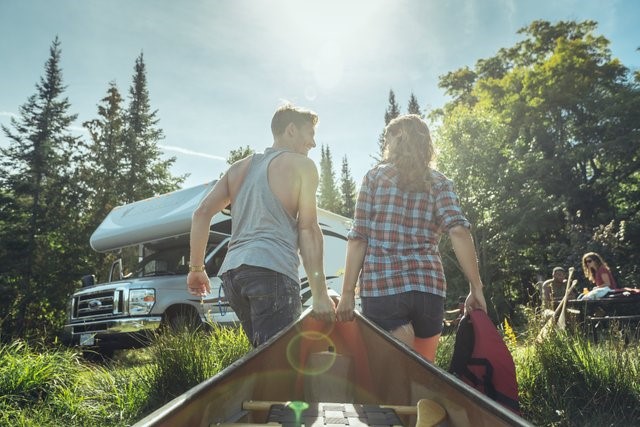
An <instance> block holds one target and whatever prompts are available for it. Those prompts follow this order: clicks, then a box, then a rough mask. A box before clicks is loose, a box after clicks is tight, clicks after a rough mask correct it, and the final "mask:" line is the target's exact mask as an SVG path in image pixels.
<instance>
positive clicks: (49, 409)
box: [0, 317, 640, 427]
mask: <svg viewBox="0 0 640 427" xmlns="http://www.w3.org/2000/svg"><path fill="white" fill-rule="evenodd" d="M540 325H541V321H540V320H539V319H536V318H535V317H531V319H530V321H529V325H528V327H527V328H526V329H523V330H522V331H520V332H518V331H513V330H512V329H511V327H510V326H509V325H508V324H507V323H505V324H504V325H502V326H501V328H502V329H503V331H504V336H505V341H506V342H507V345H508V346H509V347H510V349H511V351H512V354H513V356H514V361H515V363H516V370H517V375H518V383H519V390H520V403H521V406H522V411H523V415H524V417H525V418H526V419H528V420H530V421H531V422H532V423H533V424H535V425H541V426H618V425H619V426H640V360H639V359H638V345H637V341H633V342H632V343H631V344H625V342H624V340H623V339H622V338H621V337H620V336H619V335H618V334H616V333H615V330H614V333H612V334H610V336H609V337H608V338H607V339H605V340H601V342H599V344H598V345H595V344H594V343H593V342H591V341H589V340H586V339H585V338H584V337H581V336H579V335H572V334H568V335H567V334H563V333H559V334H556V333H552V334H550V335H549V336H548V337H547V338H546V339H545V340H543V341H541V342H539V341H536V336H537V334H538V332H539V330H540ZM453 342H454V336H453V335H449V336H445V337H443V339H442V341H441V345H440V347H439V349H438V357H437V363H438V365H439V366H440V367H442V368H443V369H448V365H449V361H450V358H451V353H452V351H453ZM249 349H250V346H249V343H248V341H247V339H246V337H245V336H244V334H242V333H239V332H238V331H236V330H233V329H227V328H214V329H213V331H212V332H211V333H208V334H205V333H202V332H195V333H188V332H185V333H180V334H174V335H164V336H162V337H159V338H158V340H157V341H156V343H155V344H154V345H152V346H151V347H149V348H146V349H139V350H131V351H126V352H119V353H117V355H116V357H115V358H114V360H112V361H111V362H109V363H107V364H101V365H98V364H92V363H87V362H85V361H84V360H83V359H82V357H81V355H80V354H79V353H77V352H74V351H72V350H69V349H66V348H58V349H51V348H47V349H43V348H38V347H37V346H36V347H34V346H29V345H27V344H25V343H23V342H14V343H12V344H10V345H4V346H0V425H3V426H4V425H6V426H60V425H66V426H69V427H73V426H89V427H91V426H126V425H131V424H133V423H134V422H135V421H136V420H138V419H140V418H142V417H143V416H144V415H146V414H148V413H150V412H151V411H153V410H154V409H156V408H158V407H159V406H161V405H162V404H164V403H165V402H168V401H169V400H171V399H172V398H174V397H175V396H177V395H179V394H181V393H182V392H184V391H185V390H187V389H189V388H191V387H193V386H194V385H196V384H198V383H200V382H201V381H203V380H204V379H206V378H208V377H210V376H211V375H213V374H215V373H216V372H218V371H219V370H221V369H223V368H224V367H226V366H227V365H229V364H230V363H232V362H233V361H235V360H236V359H237V358H239V357H240V356H242V355H243V354H245V353H246V352H247V351H248V350H249Z"/></svg>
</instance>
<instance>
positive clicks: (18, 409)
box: [0, 327, 251, 427]
mask: <svg viewBox="0 0 640 427" xmlns="http://www.w3.org/2000/svg"><path fill="white" fill-rule="evenodd" d="M250 348H251V346H250V345H249V342H248V340H247V339H246V337H245V335H244V333H242V331H241V330H239V329H237V330H236V329H231V328H226V329H223V328H218V327H213V331H212V333H211V334H206V333H203V332H197V333H181V334H175V335H164V336H161V337H159V338H158V340H157V342H156V343H155V344H154V345H152V346H151V347H150V348H148V349H145V350H131V351H130V352H128V353H127V354H126V355H125V357H121V358H120V359H119V360H114V361H113V362H111V363H110V364H108V365H104V366H99V365H93V364H90V363H87V362H84V361H82V360H81V359H80V356H79V354H78V353H75V352H73V351H70V350H68V349H64V350H60V349H56V348H49V349H46V348H44V347H43V348H37V349H36V348H34V347H30V346H29V345H28V344H26V343H25V342H23V341H16V342H14V343H12V344H9V345H1V344H0V425H3V426H5V425H6V426H27V425H29V426H30V425H34V426H35V425H37V426H60V425H68V426H72V427H75V426H78V427H85V426H96V427H98V426H107V427H108V426H122V425H130V424H132V423H134V422H135V421H136V420H138V419H140V418H142V417H143V416H144V415H145V414H146V413H148V412H151V411H153V410H155V409H156V408H157V407H159V406H160V405H162V404H164V403H165V402H168V401H169V400H171V399H172V398H173V397H174V396H176V395H178V394H182V393H183V392H185V391H186V390H188V389H189V388H191V387H193V386H194V385H196V384H198V383H200V382H202V381H204V380H205V379H206V378H208V377H210V376H212V375H214V374H216V373H217V372H218V371H219V370H221V369H223V368H225V367H227V366H228V365H229V364H231V363H232V362H234V361H235V360H236V359H238V358H239V357H241V356H243V355H244V354H245V353H246V352H247V351H248V350H249V349H250Z"/></svg>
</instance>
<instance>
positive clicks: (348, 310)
mask: <svg viewBox="0 0 640 427" xmlns="http://www.w3.org/2000/svg"><path fill="white" fill-rule="evenodd" d="M355 308H356V301H355V297H354V295H353V294H351V295H349V294H348V293H347V294H343V295H341V296H340V301H339V302H338V307H337V308H336V319H337V320H338V322H350V321H352V320H353V317H354V316H353V311H354V310H355Z"/></svg>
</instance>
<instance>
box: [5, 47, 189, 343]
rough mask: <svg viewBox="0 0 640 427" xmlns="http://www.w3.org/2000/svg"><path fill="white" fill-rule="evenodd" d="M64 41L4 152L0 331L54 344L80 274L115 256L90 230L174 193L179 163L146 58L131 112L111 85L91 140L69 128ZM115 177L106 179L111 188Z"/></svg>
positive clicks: (90, 125)
mask: <svg viewBox="0 0 640 427" xmlns="http://www.w3.org/2000/svg"><path fill="white" fill-rule="evenodd" d="M60 60H61V49H60V42H59V40H58V38H57V37H56V39H55V40H54V41H53V43H52V45H51V48H50V57H49V59H48V60H47V62H46V64H45V70H44V77H42V78H41V80H40V83H39V84H37V85H36V93H35V94H34V95H32V96H30V97H29V98H28V100H27V102H26V103H25V104H24V105H23V106H21V107H20V115H19V117H18V118H12V119H11V122H10V123H11V128H9V127H6V126H4V125H3V126H2V130H3V132H4V133H5V135H6V136H7V138H8V139H9V141H10V145H9V146H8V147H3V148H0V202H1V203H0V265H2V267H3V268H2V272H1V273H0V291H2V293H3V296H4V297H3V299H2V301H0V313H3V315H2V316H3V317H2V318H0V328H1V330H2V334H1V335H0V336H1V338H2V339H3V340H4V341H9V340H10V339H11V338H12V337H22V338H27V339H40V338H44V339H46V340H51V341H53V340H55V338H56V336H57V334H58V333H59V331H60V328H61V326H62V325H63V323H64V319H65V317H64V312H65V309H66V305H67V301H68V299H69V296H70V295H71V294H72V293H73V291H74V290H75V289H76V287H77V282H78V280H79V279H80V277H81V276H83V275H84V274H87V273H88V272H90V271H96V270H100V269H103V268H104V266H105V264H108V262H109V261H110V259H109V258H108V256H105V255H102V254H96V253H94V252H93V251H92V250H91V248H90V247H89V245H88V243H89V236H90V235H91V233H92V231H93V230H94V229H95V227H96V226H97V225H98V224H99V223H100V221H102V219H103V218H104V216H105V215H106V214H107V213H108V212H109V211H110V210H111V209H113V208H114V207H116V206H118V205H120V204H123V203H125V202H127V201H133V200H138V199H140V198H146V197H150V196H153V195H156V194H159V193H165V192H167V191H170V190H175V189H177V187H178V184H180V183H181V182H182V181H183V180H184V178H183V177H179V178H174V177H172V176H171V175H170V173H169V167H170V166H171V164H172V163H173V161H174V160H175V159H173V158H171V159H168V160H165V161H161V160H160V154H161V153H160V151H159V148H158V146H157V142H158V141H159V140H160V139H161V138H162V131H161V130H160V129H158V128H157V127H156V125H157V122H158V120H157V118H156V112H155V111H151V109H150V106H149V94H148V90H147V83H146V70H145V66H144V61H143V57H142V55H140V56H139V57H138V58H137V59H136V64H135V75H134V79H133V84H132V86H131V90H130V95H131V99H130V103H129V107H128V108H127V110H126V111H123V110H122V108H121V104H122V98H121V96H120V94H119V92H118V89H117V87H116V86H115V84H114V83H111V84H110V85H109V89H108V92H107V96H106V97H105V98H103V100H102V104H100V105H99V106H98V116H99V117H98V118H96V119H94V120H90V121H87V122H85V123H84V126H85V127H86V128H87V129H88V130H89V134H90V139H91V140H90V142H88V143H86V142H85V141H82V140H81V139H80V137H77V136H73V135H71V134H70V126H71V124H72V123H73V121H74V120H75V119H76V115H74V114H69V112H68V111H69V109H70V108H71V104H70V102H69V100H68V99H67V98H65V97H64V91H65V86H64V85H63V81H62V70H61V67H60ZM105 183H108V184H109V185H105Z"/></svg>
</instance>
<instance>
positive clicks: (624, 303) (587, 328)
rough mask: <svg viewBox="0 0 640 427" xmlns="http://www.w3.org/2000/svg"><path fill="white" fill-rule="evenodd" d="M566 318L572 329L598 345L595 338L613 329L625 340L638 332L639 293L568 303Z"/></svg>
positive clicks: (617, 292) (630, 291) (624, 290)
mask: <svg viewBox="0 0 640 427" xmlns="http://www.w3.org/2000/svg"><path fill="white" fill-rule="evenodd" d="M567 318H568V320H569V323H570V324H572V325H573V326H574V329H575V330H577V331H581V332H583V333H585V334H587V335H588V336H589V337H591V338H593V339H594V341H596V342H597V341H598V335H599V334H600V333H602V332H605V331H608V330H610V328H611V327H612V326H614V325H615V326H616V327H617V328H619V330H621V331H624V332H625V339H626V340H629V339H630V338H632V337H635V338H638V336H639V332H640V289H636V288H621V289H616V290H614V291H612V292H610V293H609V294H607V295H606V296H605V297H603V298H597V299H590V300H587V299H582V300H579V299H572V300H568V301H567Z"/></svg>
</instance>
